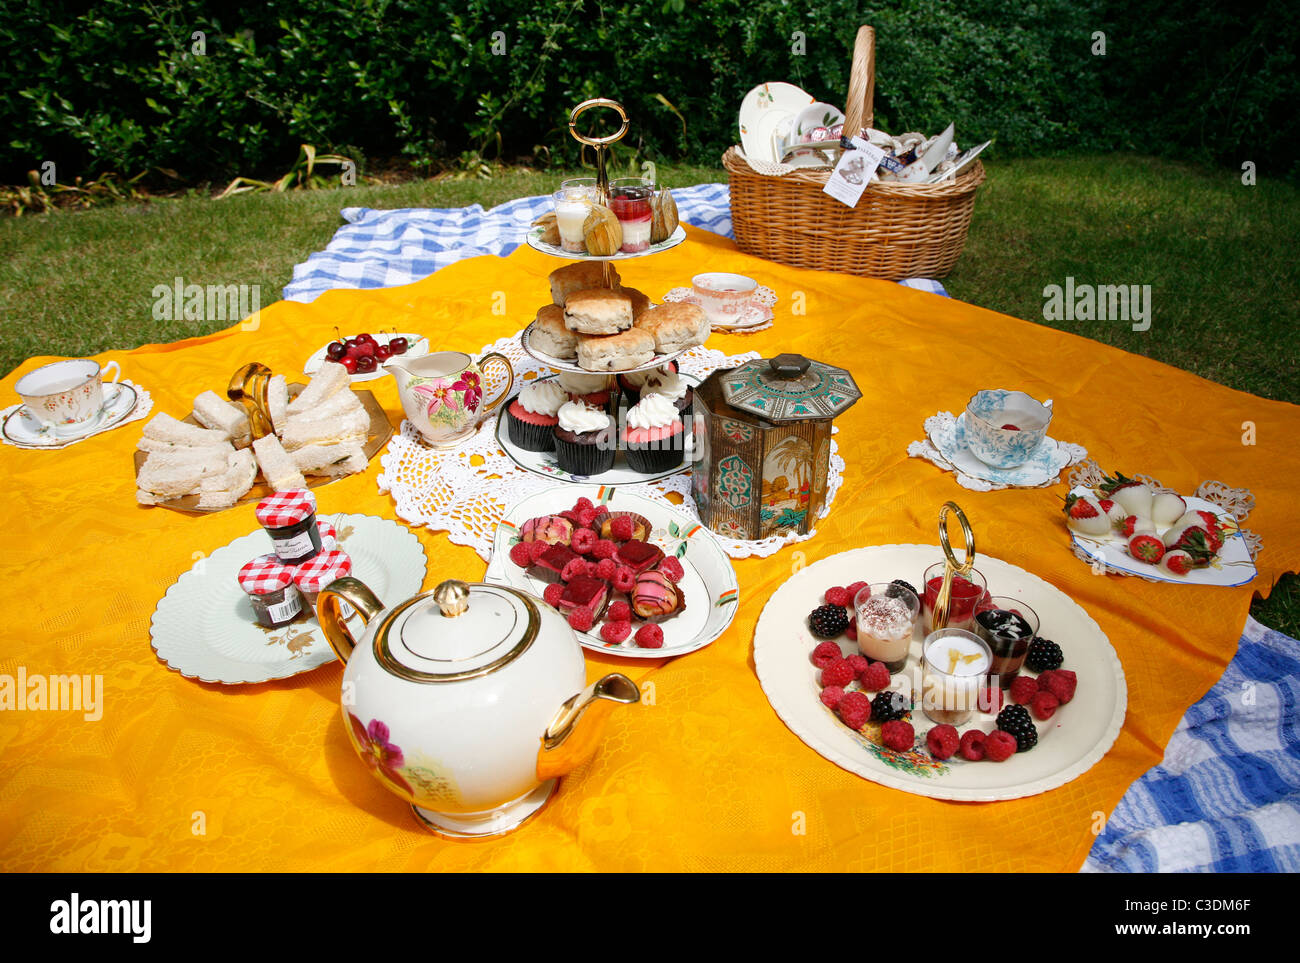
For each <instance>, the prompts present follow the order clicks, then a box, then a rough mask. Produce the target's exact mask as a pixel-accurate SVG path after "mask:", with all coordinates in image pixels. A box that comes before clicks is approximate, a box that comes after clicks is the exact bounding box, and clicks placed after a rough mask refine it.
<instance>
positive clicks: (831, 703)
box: [821, 685, 844, 709]
mask: <svg viewBox="0 0 1300 963" xmlns="http://www.w3.org/2000/svg"><path fill="white" fill-rule="evenodd" d="M843 698H844V688H843V687H842V686H838V685H828V686H827V687H826V688H824V689H822V694H821V700H822V705H824V706H825V707H826V708H827V709H834V708H835V707H836V706H837V705H839V704H840V700H841V699H843Z"/></svg>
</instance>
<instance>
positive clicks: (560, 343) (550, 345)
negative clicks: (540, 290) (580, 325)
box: [528, 304, 578, 361]
mask: <svg viewBox="0 0 1300 963" xmlns="http://www.w3.org/2000/svg"><path fill="white" fill-rule="evenodd" d="M528 337H529V340H530V342H531V344H532V346H533V347H535V348H536V349H537V350H538V351H544V352H545V353H546V354H549V355H551V356H552V357H555V358H563V359H564V360H566V361H568V360H571V359H573V358H576V357H577V356H578V336H577V335H576V334H574V333H573V332H572V331H570V330H569V329H568V327H567V326H566V325H565V323H564V308H562V307H560V306H559V305H558V304H544V305H542V306H541V307H540V308H538V309H537V321H536V322H535V323H534V324H533V330H532V333H531V334H530V335H529V336H528Z"/></svg>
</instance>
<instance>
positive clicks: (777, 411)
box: [720, 354, 862, 422]
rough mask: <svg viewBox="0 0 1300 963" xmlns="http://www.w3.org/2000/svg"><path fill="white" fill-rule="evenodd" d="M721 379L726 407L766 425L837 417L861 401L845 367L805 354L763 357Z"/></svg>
mask: <svg viewBox="0 0 1300 963" xmlns="http://www.w3.org/2000/svg"><path fill="white" fill-rule="evenodd" d="M720 375H721V379H720V381H721V384H720V386H721V388H722V397H723V398H724V399H726V402H727V404H729V405H731V406H732V407H733V408H737V409H739V410H741V411H745V412H749V413H750V414H752V415H758V416H759V417H760V418H762V419H764V420H765V421H774V422H783V421H810V420H813V419H817V418H834V417H835V416H836V415H838V414H840V413H842V412H844V411H847V410H848V409H849V408H851V407H852V406H853V404H854V402H856V401H857V400H858V399H859V398H861V397H862V392H861V391H859V390H858V385H857V382H855V381H854V380H853V376H852V375H851V374H849V373H848V372H847V371H845V370H844V369H843V368H836V367H835V366H834V365H829V364H825V363H824V362H821V361H809V360H808V359H807V358H805V357H804V356H803V355H801V354H779V355H777V356H776V357H775V358H758V359H756V360H754V361H747V362H745V363H744V364H742V365H740V366H739V367H736V368H732V369H731V370H729V371H725V372H721V373H720Z"/></svg>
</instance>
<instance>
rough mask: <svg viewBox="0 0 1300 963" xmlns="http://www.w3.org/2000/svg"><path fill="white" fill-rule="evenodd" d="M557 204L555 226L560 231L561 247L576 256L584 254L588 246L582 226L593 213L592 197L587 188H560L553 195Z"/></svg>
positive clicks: (552, 197)
mask: <svg viewBox="0 0 1300 963" xmlns="http://www.w3.org/2000/svg"><path fill="white" fill-rule="evenodd" d="M551 199H552V200H553V201H554V202H555V226H556V227H557V228H559V231H560V247H561V248H563V249H564V250H566V251H569V252H571V253H574V254H582V253H583V252H584V251H586V250H587V244H586V241H585V239H584V235H583V232H582V226H583V225H584V224H586V223H587V215H588V214H590V213H591V205H592V203H593V200H592V195H590V194H588V192H587V191H586V189H585V188H582V187H571V188H564V187H562V188H560V189H559V190H558V191H556V192H555V193H554V194H552V195H551Z"/></svg>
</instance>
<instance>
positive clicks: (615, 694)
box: [316, 578, 640, 838]
mask: <svg viewBox="0 0 1300 963" xmlns="http://www.w3.org/2000/svg"><path fill="white" fill-rule="evenodd" d="M345 601H346V602H347V603H349V604H350V605H351V606H352V607H353V608H354V609H356V611H357V612H358V613H359V614H360V616H361V618H362V620H363V621H364V622H365V631H364V632H363V633H362V636H361V638H360V640H358V641H356V642H355V643H354V640H353V638H352V636H351V634H350V633H349V631H348V629H347V626H346V624H345V622H344V619H343V617H342V603H343V602H345ZM316 611H317V615H318V617H319V618H320V624H321V627H322V628H323V629H324V631H325V636H326V638H327V639H328V640H329V643H330V645H331V646H332V647H333V648H334V651H335V652H337V653H338V656H339V658H340V659H342V660H343V661H344V662H346V663H347V667H346V669H345V670H344V673H343V689H342V697H341V701H342V707H343V718H344V722H345V723H346V724H347V730H348V735H349V738H350V739H351V740H352V746H353V748H354V749H356V751H357V754H358V755H360V756H361V758H362V760H363V761H364V762H365V763H366V765H367V766H368V767H369V768H370V770H371V772H372V773H374V775H375V778H377V779H378V780H379V781H380V782H381V783H382V784H383V785H384V786H385V787H386V788H387V789H389V790H391V791H392V792H394V793H396V794H397V795H399V796H401V797H402V798H403V799H405V800H406V801H407V802H409V803H410V804H411V806H412V807H413V809H414V810H415V814H416V816H417V817H418V818H419V819H420V821H421V822H423V823H424V825H425V826H427V827H428V828H429V829H431V830H433V831H434V832H436V833H438V834H439V835H444V836H451V837H457V838H465V837H469V838H473V837H482V836H493V835H497V834H500V833H506V832H509V831H510V830H512V829H515V828H516V827H518V826H519V825H520V824H522V823H523V822H524V821H525V820H526V819H528V818H529V817H530V816H532V815H533V814H534V813H536V812H537V811H538V810H539V809H541V808H542V806H543V805H544V804H545V803H546V800H547V799H549V798H550V796H551V794H552V793H553V792H554V791H555V788H556V784H557V780H558V778H559V777H560V776H562V775H564V774H565V773H567V772H569V771H571V770H572V769H574V768H575V767H577V766H578V765H580V764H582V763H583V762H585V761H586V760H587V759H588V758H590V756H591V755H592V753H594V752H595V750H596V747H597V744H598V743H599V740H600V730H601V729H602V728H603V724H604V721H605V719H606V717H607V716H608V713H609V711H610V710H611V709H612V708H613V705H614V704H616V703H622V704H630V703H634V702H637V701H639V699H640V692H639V690H638V689H637V687H636V684H635V683H633V682H632V680H631V679H629V678H628V677H627V676H625V675H621V674H619V673H612V674H610V675H607V676H605V677H604V678H602V679H600V680H598V681H597V682H594V683H592V684H591V685H586V679H587V674H586V664H585V661H584V659H583V655H582V647H581V646H580V645H579V644H578V640H577V639H576V638H575V637H574V635H573V630H572V629H571V628H570V627H569V625H568V623H567V622H566V621H565V620H564V618H563V617H562V616H561V615H560V614H559V613H558V612H556V611H555V610H554V609H552V608H551V607H550V606H549V605H546V604H544V603H542V602H541V601H540V600H539V599H536V598H534V597H533V596H531V595H527V594H525V593H523V592H519V591H516V590H515V589H512V588H507V587H506V586H503V585H490V584H485V583H465V582H458V581H454V580H452V581H446V582H443V583H441V584H440V585H439V586H438V587H437V588H435V589H434V590H433V591H432V592H425V593H423V594H422V595H417V596H415V597H414V598H411V599H407V600H405V601H403V602H399V603H397V604H396V605H392V606H388V607H385V606H384V604H383V603H382V602H380V601H379V599H377V598H376V597H375V595H374V594H373V593H372V592H371V591H370V590H369V589H368V588H366V586H365V585H364V584H363V583H362V582H360V581H358V580H357V579H355V578H341V579H338V580H337V581H335V582H332V583H331V584H330V585H329V586H328V587H326V588H325V589H324V590H322V591H321V593H320V595H319V596H318V597H317V600H316Z"/></svg>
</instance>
